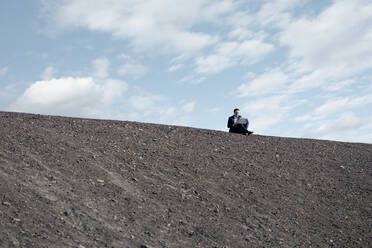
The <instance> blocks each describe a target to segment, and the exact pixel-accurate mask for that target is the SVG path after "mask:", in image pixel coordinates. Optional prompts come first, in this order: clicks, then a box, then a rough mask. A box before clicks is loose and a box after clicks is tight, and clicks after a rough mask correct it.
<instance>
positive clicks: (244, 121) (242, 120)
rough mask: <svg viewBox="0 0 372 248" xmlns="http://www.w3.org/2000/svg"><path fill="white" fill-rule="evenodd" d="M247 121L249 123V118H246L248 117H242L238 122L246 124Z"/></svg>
mask: <svg viewBox="0 0 372 248" xmlns="http://www.w3.org/2000/svg"><path fill="white" fill-rule="evenodd" d="M247 123H248V119H246V118H240V119H239V120H238V122H237V123H236V124H243V125H245V124H247Z"/></svg>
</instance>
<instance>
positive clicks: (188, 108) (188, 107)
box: [182, 101, 196, 113]
mask: <svg viewBox="0 0 372 248" xmlns="http://www.w3.org/2000/svg"><path fill="white" fill-rule="evenodd" d="M195 104H196V102H195V101H192V102H188V103H186V104H185V105H183V107H182V109H183V110H184V111H185V112H187V113H190V112H192V111H193V110H194V108H195Z"/></svg>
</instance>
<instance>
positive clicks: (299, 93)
mask: <svg viewBox="0 0 372 248" xmlns="http://www.w3.org/2000/svg"><path fill="white" fill-rule="evenodd" d="M371 13H372V1H370V0H353V1H350V0H338V1H327V0H322V1H320V0H319V1H310V0H270V1H269V0H267V1H265V0H262V1H258V0H188V1H181V0H180V1H175V0H106V1H101V0H53V1H52V0H34V1H26V0H19V1H11V0H2V1H1V2H0V36H1V39H0V54H1V56H0V110H4V111H19V112H29V113H41V114H52V115H66V116H74V117H89V118H102V119H118V120H131V121H141V122H152V123H162V124H172V125H183V126H191V127H198V128H207V129H217V130H224V131H227V128H226V122H227V118H228V116H230V115H231V114H232V110H233V109H234V108H235V107H239V108H240V109H241V112H242V115H243V116H245V117H247V118H249V120H250V129H251V130H253V131H255V132H256V133H259V134H264V135H275V136H289V137H306V138H317V139H332V140H340V141H351V142H367V143H372V115H371V112H372V111H371V110H372V45H371V44H372V15H371Z"/></svg>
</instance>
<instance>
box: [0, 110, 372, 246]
mask: <svg viewBox="0 0 372 248" xmlns="http://www.w3.org/2000/svg"><path fill="white" fill-rule="evenodd" d="M371 190H372V145H370V144H353V143H341V142H331V141H319V140H306V139H290V138H277V137H265V136H259V135H253V136H248V137H247V136H242V135H237V134H229V133H226V132H220V131H211V130H201V129H194V128H186V127H177V126H165V125H155V124H143V123H135V122H121V121H106V120H90V119H76V118H66V117H52V116H41V115H30V114H20V113H9V112H0V247H86V248H88V247H221V248H222V247H371V246H372V228H371V227H372V192H371Z"/></svg>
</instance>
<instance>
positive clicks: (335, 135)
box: [305, 112, 372, 142]
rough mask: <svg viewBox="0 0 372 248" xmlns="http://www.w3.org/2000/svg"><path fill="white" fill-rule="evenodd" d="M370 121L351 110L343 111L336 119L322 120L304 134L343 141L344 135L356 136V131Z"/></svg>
mask: <svg viewBox="0 0 372 248" xmlns="http://www.w3.org/2000/svg"><path fill="white" fill-rule="evenodd" d="M371 123H372V120H370V119H361V118H359V117H357V116H355V114H353V113H351V112H345V113H343V114H342V115H341V116H340V117H339V118H337V119H331V120H324V121H322V123H321V125H320V126H319V127H318V128H316V129H315V130H312V131H310V132H307V133H306V134H305V136H307V137H312V138H321V139H332V140H340V141H344V140H345V139H346V137H353V136H356V135H357V133H358V131H360V130H361V129H364V128H367V127H368V125H370V124H371ZM351 140H354V139H351ZM371 141H372V140H369V142H371Z"/></svg>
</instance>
